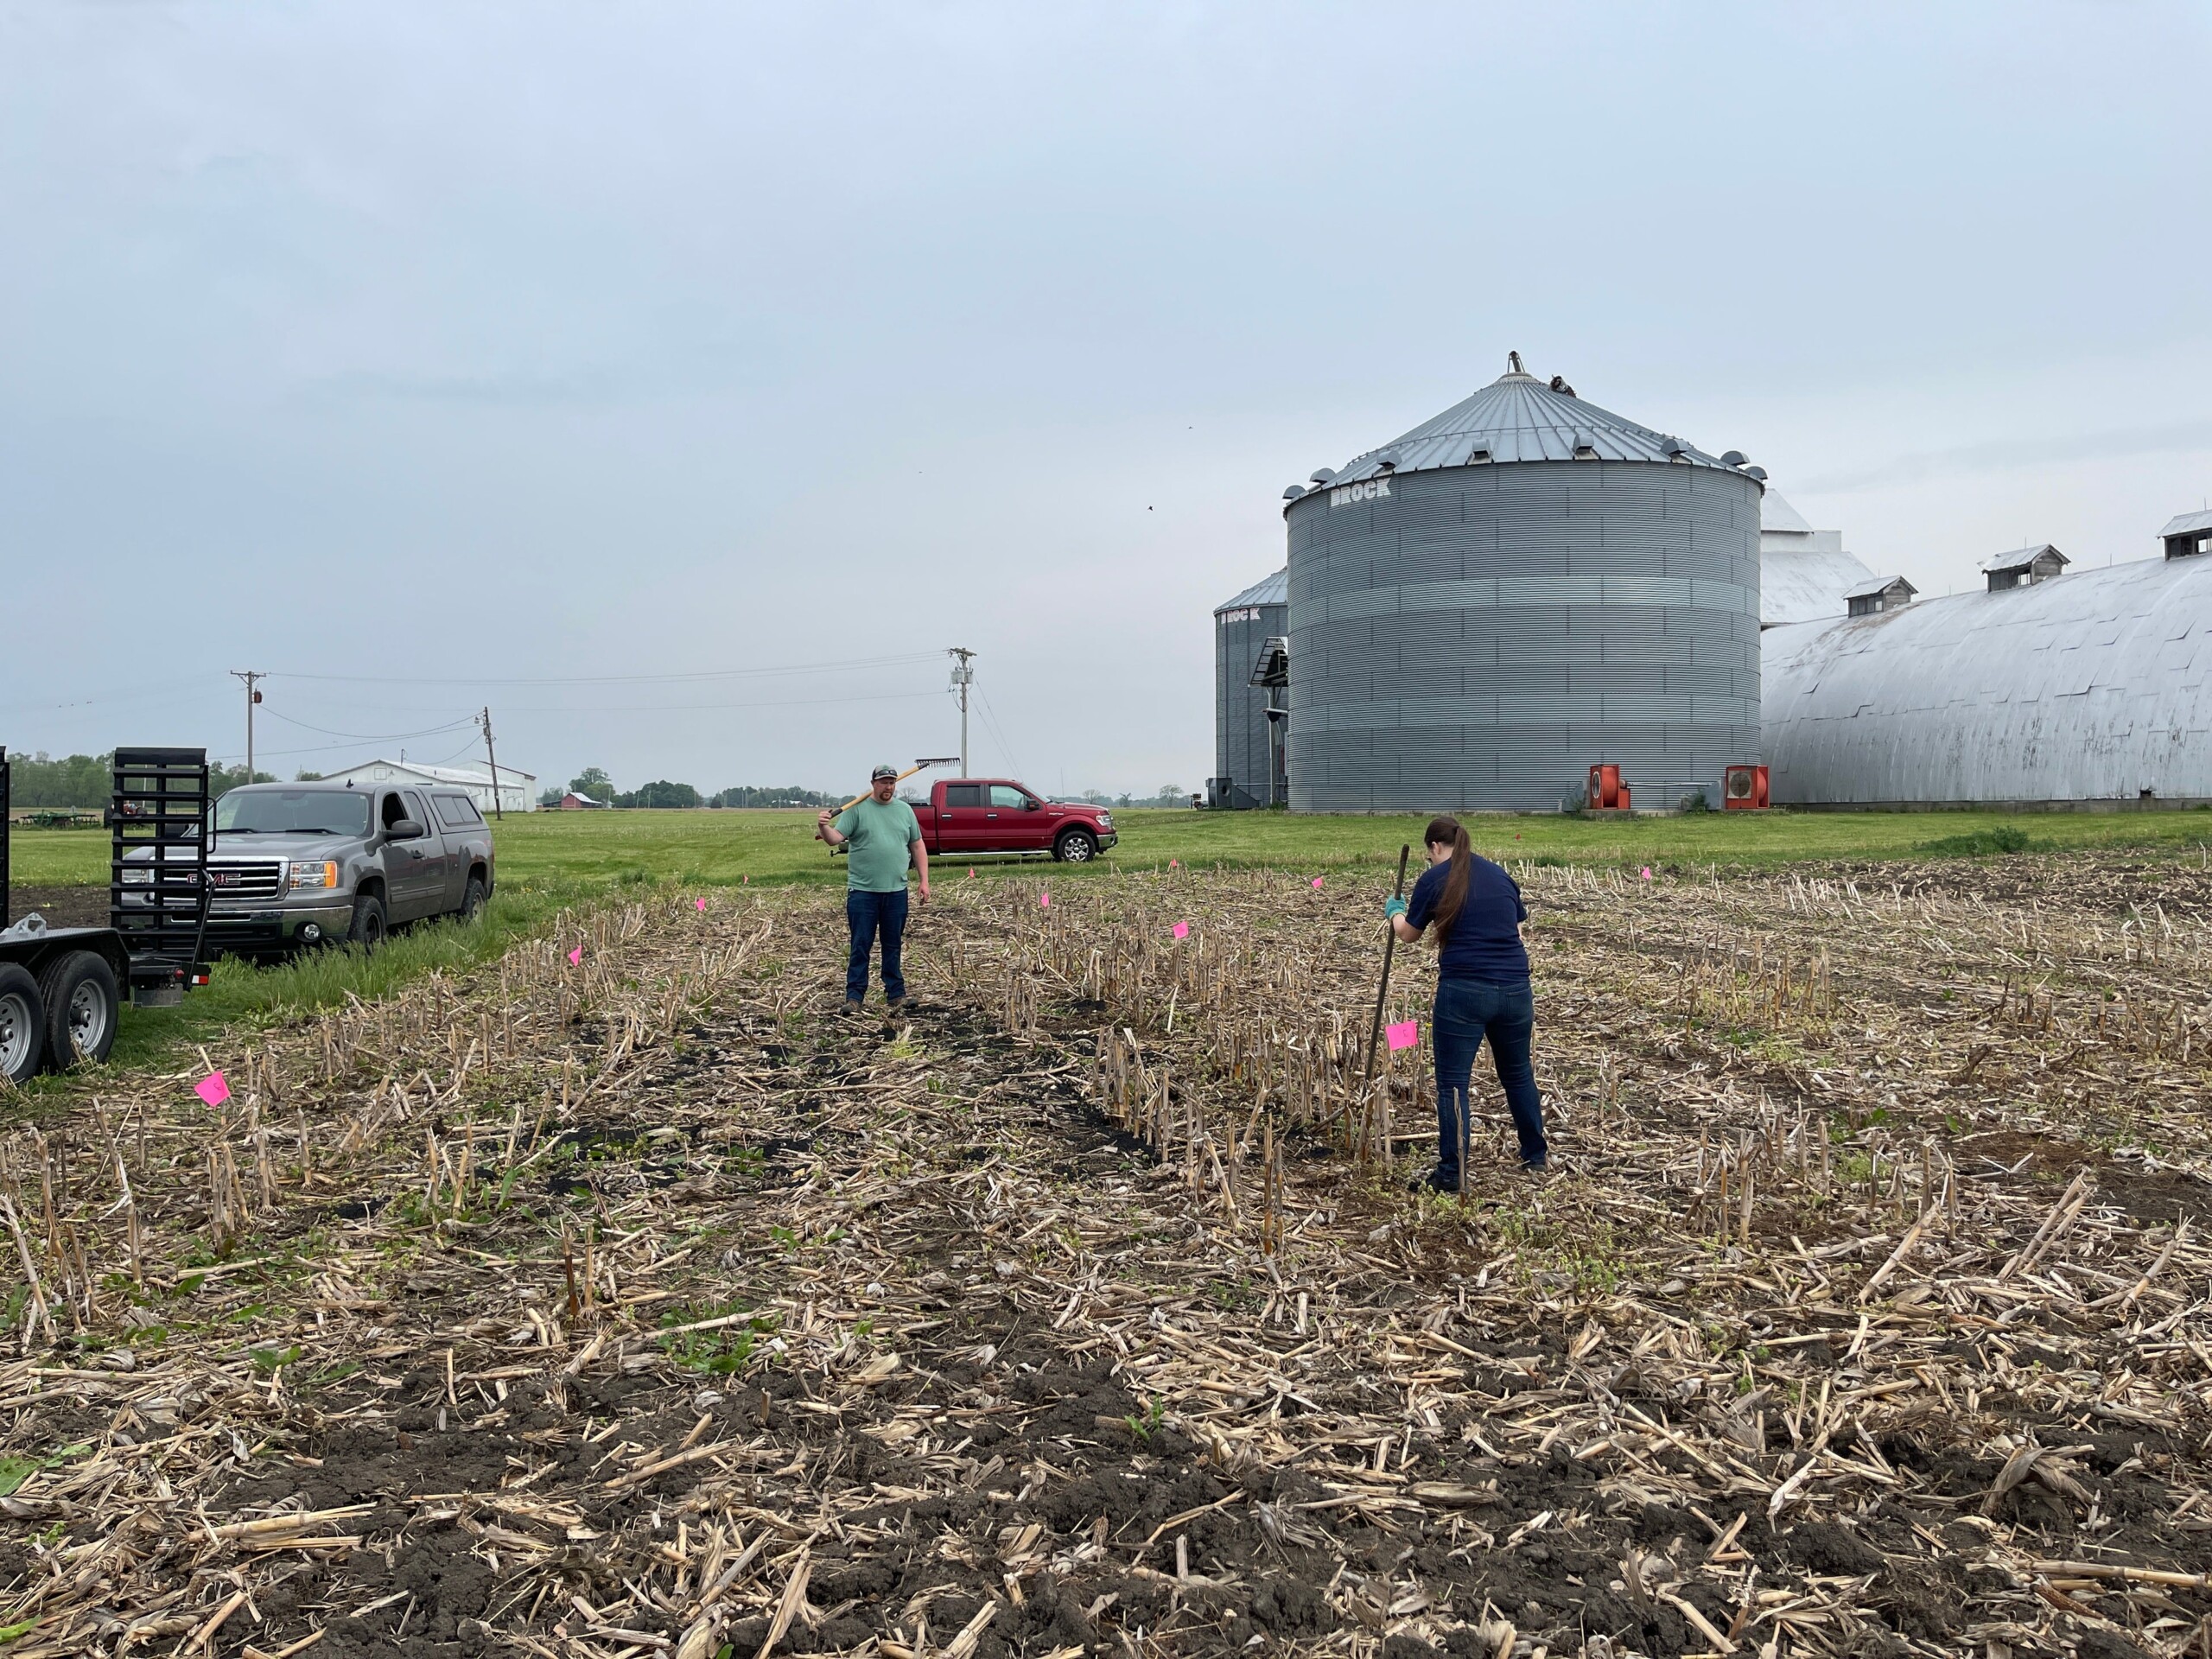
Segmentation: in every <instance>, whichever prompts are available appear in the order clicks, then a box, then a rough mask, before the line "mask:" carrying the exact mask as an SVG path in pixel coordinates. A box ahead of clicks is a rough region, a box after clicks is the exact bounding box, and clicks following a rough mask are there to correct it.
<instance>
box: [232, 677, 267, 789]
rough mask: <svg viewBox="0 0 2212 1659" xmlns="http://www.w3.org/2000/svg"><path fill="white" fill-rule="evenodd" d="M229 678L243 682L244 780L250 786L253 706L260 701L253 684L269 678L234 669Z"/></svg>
mask: <svg viewBox="0 0 2212 1659" xmlns="http://www.w3.org/2000/svg"><path fill="white" fill-rule="evenodd" d="M231 677H232V679H234V680H244V681H245V780H246V782H248V783H249V784H250V783H251V782H252V781H253V705H254V704H255V703H257V702H260V701H261V693H260V692H259V691H258V690H257V689H256V688H255V685H254V682H255V681H257V680H265V679H267V678H268V676H267V675H266V674H264V673H262V672H261V671H259V670H257V669H251V668H245V669H239V668H234V669H232V671H231Z"/></svg>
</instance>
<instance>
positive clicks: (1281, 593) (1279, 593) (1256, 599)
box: [1213, 565, 1290, 616]
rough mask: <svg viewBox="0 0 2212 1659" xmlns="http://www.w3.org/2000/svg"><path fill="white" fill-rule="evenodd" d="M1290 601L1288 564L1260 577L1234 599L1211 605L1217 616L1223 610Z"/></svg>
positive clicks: (1235, 609) (1287, 602)
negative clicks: (1272, 573)
mask: <svg viewBox="0 0 2212 1659" xmlns="http://www.w3.org/2000/svg"><path fill="white" fill-rule="evenodd" d="M1289 603H1290V567H1289V566H1288V565H1285V566H1283V568H1282V569H1280V570H1278V571H1276V572H1275V573H1274V575H1272V576H1267V577H1263V578H1262V579H1261V580H1260V581H1258V582H1254V583H1253V584H1252V585H1251V586H1250V587H1249V588H1246V589H1245V590H1244V591H1243V593H1241V594H1237V595H1236V598H1234V599H1224V600H1223V601H1221V603H1220V604H1218V605H1217V606H1215V607H1213V613H1214V614H1215V615H1216V616H1219V615H1220V614H1221V613H1223V612H1224V611H1241V610H1244V609H1246V608H1248V607H1251V606H1254V605H1287V604H1289Z"/></svg>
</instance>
